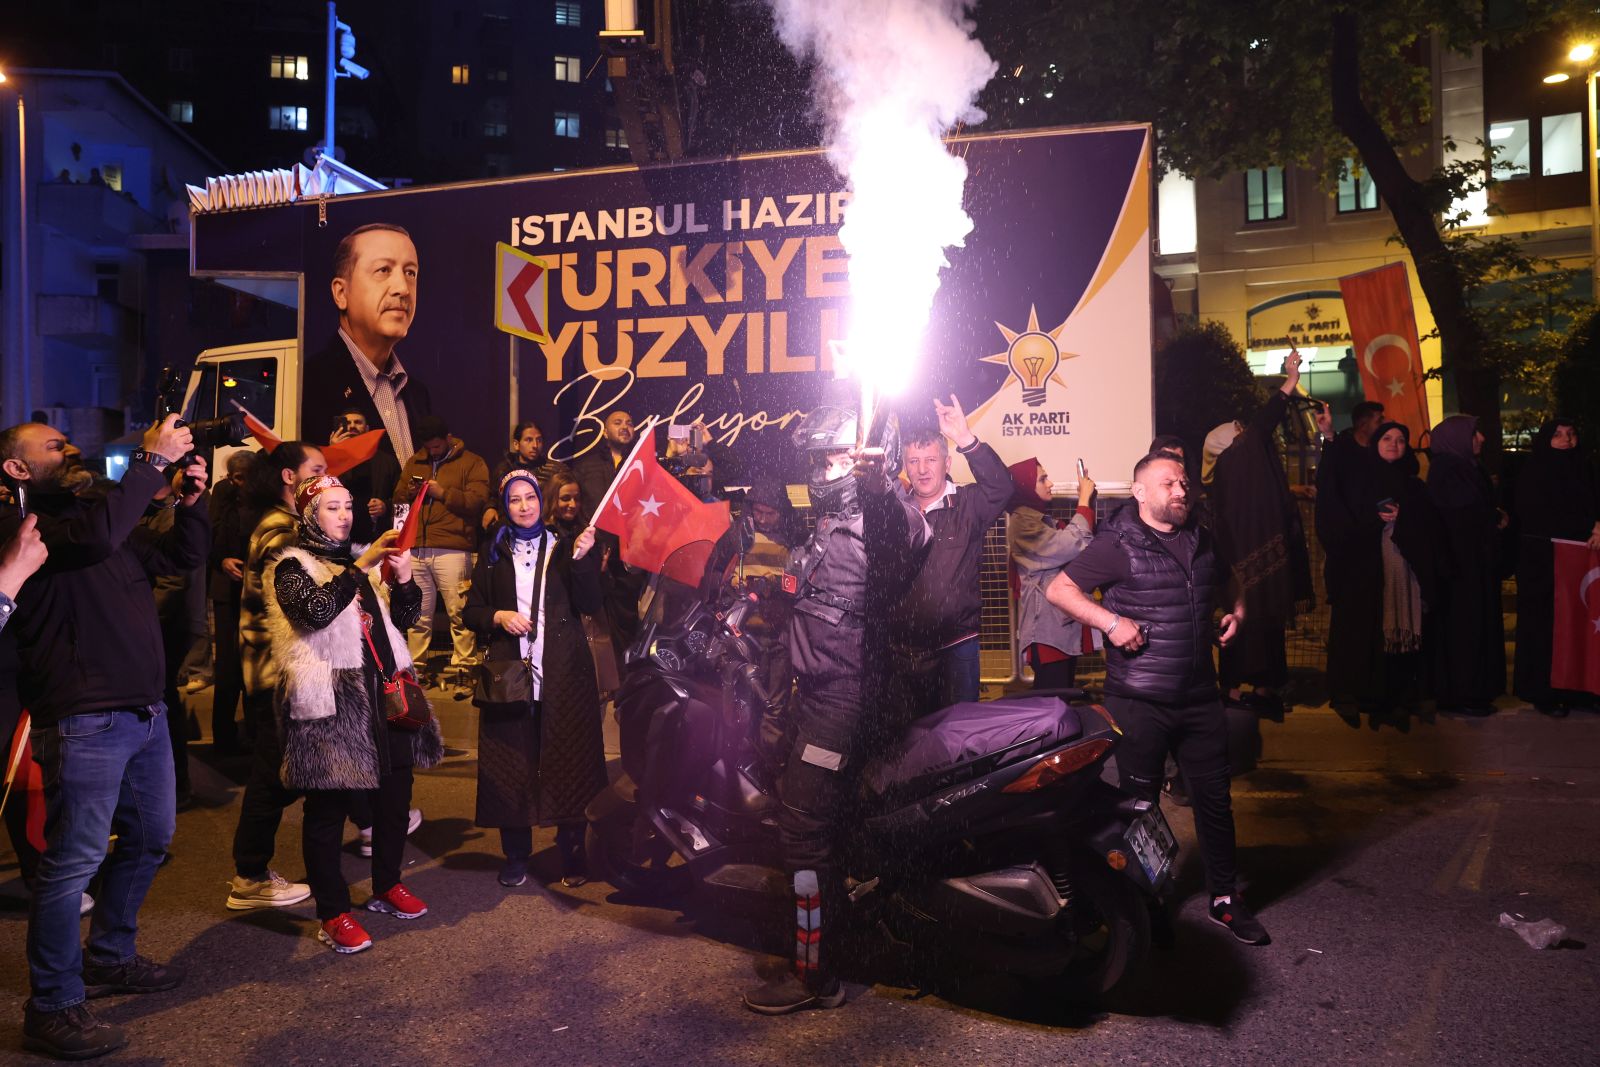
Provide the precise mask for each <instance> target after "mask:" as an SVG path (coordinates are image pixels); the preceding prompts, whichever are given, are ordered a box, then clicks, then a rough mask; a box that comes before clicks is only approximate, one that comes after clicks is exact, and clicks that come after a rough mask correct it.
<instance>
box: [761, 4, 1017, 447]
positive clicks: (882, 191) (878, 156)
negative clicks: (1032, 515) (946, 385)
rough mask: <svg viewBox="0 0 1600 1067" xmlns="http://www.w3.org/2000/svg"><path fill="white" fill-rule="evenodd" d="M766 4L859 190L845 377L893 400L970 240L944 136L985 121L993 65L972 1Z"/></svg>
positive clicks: (849, 233)
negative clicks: (956, 256) (807, 67)
mask: <svg viewBox="0 0 1600 1067" xmlns="http://www.w3.org/2000/svg"><path fill="white" fill-rule="evenodd" d="M769 2H770V3H771V4H772V8H773V13H774V15H775V16H776V19H777V27H778V35H779V36H780V37H781V38H782V39H783V42H784V44H785V45H787V46H788V48H789V50H790V51H791V52H793V53H795V55H797V56H799V57H801V58H802V59H808V58H813V57H814V58H815V59H816V60H817V64H818V71H817V82H816V92H817V97H818V106H819V108H820V110H821V111H822V114H823V118H824V120H825V125H826V128H827V138H828V158H829V159H830V160H831V161H832V162H833V165H834V167H835V168H836V169H837V170H838V171H839V173H840V174H842V175H843V176H844V178H845V180H846V183H847V185H848V188H849V190H850V194H851V198H850V206H849V208H848V209H847V211H846V213H845V222H844V226H843V228H842V229H841V230H840V231H839V239H840V241H841V242H842V243H843V244H844V248H845V251H846V252H847V253H848V254H849V257H850V313H849V319H848V325H847V328H846V336H847V338H848V340H847V342H846V344H845V345H844V351H845V353H846V361H847V363H848V364H849V365H848V367H845V368H841V370H844V371H847V372H848V373H850V374H852V375H854V376H855V377H857V378H860V379H861V381H862V384H863V387H864V390H865V391H867V392H868V394H869V397H870V396H871V395H874V394H883V393H895V392H898V391H899V390H901V389H902V388H904V387H905V386H906V385H907V384H908V383H909V382H910V380H911V379H912V377H913V376H914V372H915V368H916V364H917V360H918V357H919V355H920V353H921V348H922V338H923V333H924V331H925V330H926V329H927V325H928V314H929V312H930V311H931V309H932V307H933V298H934V294H935V293H936V292H938V289H939V271H940V270H942V269H943V268H944V267H946V266H948V265H949V263H948V261H947V260H946V258H945V249H946V248H948V247H950V246H952V245H959V244H961V243H962V242H963V241H964V240H965V239H966V236H967V234H968V233H969V232H971V230H972V220H971V219H970V218H968V217H967V213H966V211H965V210H963V208H962V203H961V201H962V190H963V189H964V187H965V185H966V179H967V165H966V162H965V161H964V160H962V159H961V158H960V157H958V156H953V155H951V154H950V152H949V150H948V149H946V148H945V145H944V142H943V141H942V140H941V138H942V137H943V136H944V134H945V133H947V132H948V131H949V130H951V129H952V128H954V127H955V126H956V125H957V124H958V123H965V122H981V121H982V120H983V112H982V111H980V110H978V108H977V107H976V106H975V105H974V101H975V100H976V99H977V95H978V93H979V92H980V91H981V90H982V89H983V87H984V85H985V84H987V83H988V81H989V79H990V78H991V77H992V76H993V75H994V72H995V64H994V61H993V60H992V59H990V58H989V55H988V53H987V52H985V51H984V49H983V45H982V44H980V43H979V42H978V41H976V40H975V39H973V37H972V31H973V25H972V23H971V21H970V20H969V19H968V17H967V15H968V11H969V9H970V8H971V6H972V0H877V2H875V3H871V4H865V5H864V4H862V3H861V2H860V0H769ZM869 410H870V399H869V403H868V407H867V408H866V409H864V410H863V414H864V416H865V415H867V414H868V412H869Z"/></svg>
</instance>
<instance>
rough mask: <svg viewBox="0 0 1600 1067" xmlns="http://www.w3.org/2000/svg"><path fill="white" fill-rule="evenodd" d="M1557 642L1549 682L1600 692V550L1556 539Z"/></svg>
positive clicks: (1553, 650) (1551, 660) (1570, 687)
mask: <svg viewBox="0 0 1600 1067" xmlns="http://www.w3.org/2000/svg"><path fill="white" fill-rule="evenodd" d="M1555 557H1556V598H1555V619H1554V623H1555V626H1554V631H1555V632H1554V635H1553V636H1554V638H1555V640H1554V644H1553V647H1552V650H1551V655H1550V684H1551V686H1553V687H1554V688H1556V689H1581V690H1583V691H1585V692H1588V693H1600V552H1596V551H1595V550H1594V549H1592V548H1590V547H1589V546H1588V545H1586V544H1584V543H1583V542H1582V541H1556V542H1555Z"/></svg>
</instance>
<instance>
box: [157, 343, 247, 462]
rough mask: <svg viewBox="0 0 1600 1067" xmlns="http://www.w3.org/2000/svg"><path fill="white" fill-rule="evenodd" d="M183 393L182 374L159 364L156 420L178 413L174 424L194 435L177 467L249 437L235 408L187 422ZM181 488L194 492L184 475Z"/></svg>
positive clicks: (241, 442) (241, 416)
mask: <svg viewBox="0 0 1600 1067" xmlns="http://www.w3.org/2000/svg"><path fill="white" fill-rule="evenodd" d="M183 393H184V381H183V375H181V374H180V373H178V370H177V368H176V367H172V366H166V367H162V368H161V385H160V387H159V388H158V389H157V390H156V422H160V421H161V420H162V419H164V418H166V417H167V416H168V415H171V414H174V413H176V414H177V415H178V416H179V418H178V425H179V426H187V427H189V434H190V436H192V437H193V438H194V451H193V452H191V453H189V454H188V455H187V456H184V457H183V458H182V459H181V460H179V461H178V466H179V467H187V466H188V465H189V464H190V463H193V462H194V459H195V456H197V455H199V454H201V453H203V452H210V451H211V450H212V449H216V448H228V447H232V446H236V445H242V444H244V443H245V440H246V439H247V438H249V436H250V431H249V429H248V428H246V426H245V424H244V416H243V415H241V414H240V413H238V412H237V411H235V412H231V413H229V414H227V415H221V416H218V417H217V418H214V419H200V420H199V421H198V422H190V421H187V420H186V419H185V418H184V417H183V416H184V414H185V412H184V408H183ZM182 491H184V492H193V491H194V487H193V486H192V485H190V484H189V479H187V478H185V479H184V482H183V489H182Z"/></svg>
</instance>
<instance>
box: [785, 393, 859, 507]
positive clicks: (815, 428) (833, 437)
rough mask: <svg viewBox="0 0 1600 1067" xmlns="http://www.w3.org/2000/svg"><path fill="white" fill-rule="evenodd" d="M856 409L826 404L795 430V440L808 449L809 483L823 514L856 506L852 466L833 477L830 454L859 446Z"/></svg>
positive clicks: (814, 410)
mask: <svg viewBox="0 0 1600 1067" xmlns="http://www.w3.org/2000/svg"><path fill="white" fill-rule="evenodd" d="M856 434H857V420H856V413H855V412H854V411H853V410H851V409H849V408H843V407H835V406H832V405H826V406H823V407H818V408H813V409H812V410H811V411H810V412H809V413H808V414H807V415H806V417H805V418H804V419H802V420H801V422H800V425H799V426H797V427H796V428H795V431H794V436H793V440H794V444H795V447H796V448H799V449H800V450H801V451H802V452H804V453H805V457H806V487H807V488H808V489H809V490H810V493H811V506H812V508H813V509H814V510H815V511H816V512H817V514H819V515H843V514H845V513H847V512H850V511H854V510H855V509H856V505H857V501H856V479H855V475H854V473H853V471H852V469H851V468H849V467H846V468H845V470H844V473H843V474H839V475H837V476H835V477H831V478H830V477H829V473H830V466H831V465H830V463H829V460H828V457H829V455H830V454H834V453H837V452H839V451H840V450H841V449H850V448H854V447H856Z"/></svg>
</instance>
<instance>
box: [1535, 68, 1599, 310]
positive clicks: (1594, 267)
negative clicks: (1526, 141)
mask: <svg viewBox="0 0 1600 1067" xmlns="http://www.w3.org/2000/svg"><path fill="white" fill-rule="evenodd" d="M1567 59H1568V61H1570V62H1572V63H1577V64H1581V65H1582V66H1583V81H1584V85H1585V87H1586V88H1587V89H1588V91H1589V114H1588V118H1589V141H1588V143H1589V152H1588V156H1589V158H1588V159H1586V160H1585V161H1584V170H1585V171H1586V172H1588V175H1589V254H1590V257H1591V265H1590V270H1589V273H1590V276H1591V279H1592V290H1591V291H1592V295H1593V299H1594V302H1595V303H1596V304H1600V170H1597V169H1596V166H1595V156H1596V142H1597V140H1600V138H1597V137H1596V133H1597V130H1600V122H1597V120H1596V117H1595V85H1594V78H1595V70H1596V65H1595V46H1594V45H1592V44H1588V43H1584V44H1577V45H1573V46H1572V50H1571V51H1569V52H1568V53H1567ZM1566 80H1567V74H1566V73H1565V72H1563V71H1557V72H1555V73H1553V74H1548V75H1546V76H1545V78H1544V83H1545V84H1546V85H1560V84H1561V83H1562V82H1564V81H1566Z"/></svg>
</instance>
